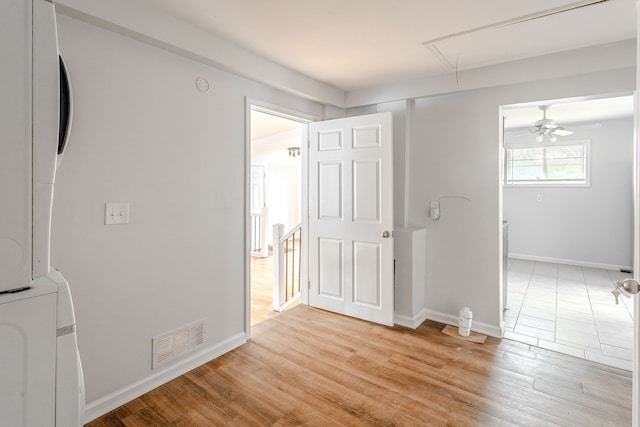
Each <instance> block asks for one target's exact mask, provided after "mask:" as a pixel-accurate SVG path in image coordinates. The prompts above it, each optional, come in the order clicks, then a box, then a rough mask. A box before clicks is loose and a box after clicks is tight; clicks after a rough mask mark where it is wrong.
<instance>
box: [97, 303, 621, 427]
mask: <svg viewBox="0 0 640 427" xmlns="http://www.w3.org/2000/svg"><path fill="white" fill-rule="evenodd" d="M442 327H443V325H442V324H438V323H435V322H431V321H427V322H425V323H424V324H423V325H421V326H420V327H419V328H418V329H417V330H415V331H413V330H410V329H404V328H399V327H396V328H389V327H384V326H379V325H375V324H371V323H368V322H364V321H359V320H356V319H351V318H347V317H343V316H339V315H335V314H330V313H327V312H324V311H321V310H317V309H313V308H310V307H308V306H303V305H299V306H297V307H294V308H292V309H291V310H288V311H286V312H285V313H283V314H281V315H279V316H277V317H274V318H271V319H268V320H266V321H264V322H261V323H260V324H258V325H256V326H255V327H254V328H253V330H252V339H251V341H250V342H248V343H247V344H245V345H243V346H241V347H240V348H238V349H236V350H233V351H231V352H229V353H227V354H226V355H224V356H222V357H219V358H217V359H215V360H213V361H211V362H209V363H207V364H205V365H203V366H201V367H199V368H197V369H195V370H193V371H191V372H189V373H187V374H185V375H183V376H181V377H179V378H177V379H175V380H173V381H171V382H169V383H167V384H164V385H163V386H161V387H159V388H157V389H155V390H153V391H151V392H149V393H147V394H145V395H143V396H141V397H140V398H138V399H135V400H133V401H132V402H130V403H128V404H126V405H124V406H122V407H120V408H118V409H116V410H115V411H113V412H111V413H109V414H107V415H105V416H103V417H101V418H99V419H97V420H95V421H94V422H92V423H90V424H89V426H90V427H104V426H223V425H224V426H226V425H228V426H302V425H304V426H360V425H368V426H391V425H395V426H400V425H402V426H497V425H501V426H505V425H518V426H553V425H560V426H617V425H620V426H628V425H631V373H630V372H628V371H625V370H620V369H617V368H612V367H608V366H604V365H601V364H598V363H594V362H590V361H587V360H582V359H577V358H574V357H572V356H568V355H564V354H560V353H555V352H552V351H549V350H544V349H539V348H536V347H530V346H528V345H526V344H522V343H517V342H515V341H510V340H506V339H505V340H498V339H495V338H489V339H488V340H487V342H486V343H485V344H474V343H469V342H465V341H462V340H460V339H458V338H455V337H449V336H446V335H443V334H442V333H441V329H442Z"/></svg>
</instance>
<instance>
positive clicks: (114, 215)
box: [104, 202, 129, 225]
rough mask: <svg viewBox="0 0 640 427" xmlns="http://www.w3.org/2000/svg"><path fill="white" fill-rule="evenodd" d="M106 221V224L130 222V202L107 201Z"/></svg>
mask: <svg viewBox="0 0 640 427" xmlns="http://www.w3.org/2000/svg"><path fill="white" fill-rule="evenodd" d="M104 223H105V224H106V225H114V224H128V223H129V203H110V202H108V203H105V209H104Z"/></svg>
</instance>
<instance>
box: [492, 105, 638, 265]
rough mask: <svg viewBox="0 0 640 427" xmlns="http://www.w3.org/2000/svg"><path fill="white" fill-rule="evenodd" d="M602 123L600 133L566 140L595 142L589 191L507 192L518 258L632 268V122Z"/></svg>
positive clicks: (512, 249) (539, 189)
mask: <svg viewBox="0 0 640 427" xmlns="http://www.w3.org/2000/svg"><path fill="white" fill-rule="evenodd" d="M599 123H601V124H602V127H601V128H596V129H582V128H576V130H575V133H574V134H573V135H571V136H567V137H564V138H562V140H561V141H563V142H564V141H568V142H570V141H571V140H581V139H589V140H590V141H591V162H590V164H591V185H590V186H589V187H533V188H532V187H505V188H504V211H503V212H504V218H505V219H507V220H509V221H510V230H509V246H510V247H509V249H510V252H511V253H512V254H513V255H515V256H517V257H519V258H528V259H542V260H549V261H556V262H558V261H559V262H570V263H575V264H578V265H584V266H595V267H608V268H614V269H616V268H618V269H619V268H631V266H632V252H633V249H632V246H633V206H632V202H633V119H632V118H631V117H629V118H626V119H618V120H606V121H600V122H599ZM569 128H571V127H569ZM507 135H508V133H507ZM505 138H506V137H505ZM530 138H531V139H533V138H534V137H533V136H532V137H530ZM508 140H509V139H506V141H508ZM517 141H518V142H527V141H528V140H527V139H525V138H518V139H517ZM538 195H540V196H541V198H542V201H540V202H538V201H537V196H538Z"/></svg>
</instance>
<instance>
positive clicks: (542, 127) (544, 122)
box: [531, 105, 573, 142]
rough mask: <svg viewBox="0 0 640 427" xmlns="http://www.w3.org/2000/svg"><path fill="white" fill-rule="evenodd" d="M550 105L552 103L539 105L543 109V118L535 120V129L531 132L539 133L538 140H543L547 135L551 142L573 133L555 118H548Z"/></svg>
mask: <svg viewBox="0 0 640 427" xmlns="http://www.w3.org/2000/svg"><path fill="white" fill-rule="evenodd" d="M550 107H551V106H550V105H540V106H539V107H538V108H539V109H540V110H542V119H540V120H538V121H537V122H535V123H534V124H533V126H534V129H532V130H531V133H536V134H537V136H536V141H537V142H542V140H543V139H544V138H545V137H547V138H549V141H551V142H556V141H557V140H558V136H568V135H571V134H572V133H573V131H572V130H568V129H565V128H564V127H562V126H560V125H559V124H557V123H556V122H555V121H554V120H551V119H548V118H547V110H548V109H549V108H550Z"/></svg>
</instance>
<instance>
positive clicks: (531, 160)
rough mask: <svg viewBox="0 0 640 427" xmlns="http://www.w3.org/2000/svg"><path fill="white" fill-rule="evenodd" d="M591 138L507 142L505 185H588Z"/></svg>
mask: <svg viewBox="0 0 640 427" xmlns="http://www.w3.org/2000/svg"><path fill="white" fill-rule="evenodd" d="M589 152H590V142H589V141H571V142H569V143H567V142H565V143H547V144H544V143H543V144H509V145H507V146H506V156H507V161H506V165H505V167H506V173H505V184H506V185H544V186H581V187H587V186H589Z"/></svg>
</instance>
